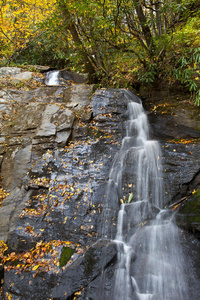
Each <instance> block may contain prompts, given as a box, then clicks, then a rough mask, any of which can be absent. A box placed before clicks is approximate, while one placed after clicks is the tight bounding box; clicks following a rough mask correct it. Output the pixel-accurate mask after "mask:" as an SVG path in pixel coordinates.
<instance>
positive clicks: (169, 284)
mask: <svg viewBox="0 0 200 300" xmlns="http://www.w3.org/2000/svg"><path fill="white" fill-rule="evenodd" d="M124 93H125V96H126V97H127V100H128V101H129V103H128V116H129V119H128V121H127V122H126V136H125V137H124V139H123V141H122V146H121V149H120V151H119V152H118V153H117V154H116V156H115V159H114V162H113V166H112V168H111V170H110V174H109V182H108V188H107V195H106V198H107V199H109V195H110V194H111V193H113V187H114V189H115V190H116V194H117V196H118V199H119V201H120V202H121V207H120V210H119V214H118V222H117V234H116V237H115V242H116V244H117V246H118V266H117V268H116V276H115V285H114V291H113V300H129V299H135V300H178V299H179V300H187V299H188V295H187V284H186V282H185V277H184V269H183V266H184V262H183V255H182V253H181V245H180V244H179V245H177V244H178V241H179V236H180V234H179V230H178V228H177V226H176V225H175V223H174V222H173V220H174V211H170V210H168V209H163V206H164V197H163V195H164V193H163V182H162V181H163V180H162V165H161V151H160V146H159V143H158V142H157V141H154V140H150V139H149V126H148V121H147V116H146V115H145V113H144V110H143V107H142V104H141V102H140V100H139V99H138V98H137V97H135V99H136V102H133V101H131V100H130V98H133V97H130V93H129V92H128V91H124ZM110 198H111V197H110ZM108 201H109V200H108ZM111 209H112V208H111V207H109V203H108V202H107V203H106V204H105V209H104V214H105V215H104V217H105V218H106V221H105V222H104V228H103V235H104V237H107V232H108V229H109V228H108V227H109V221H108V220H107V219H108V218H107V215H108V214H109V210H111ZM102 299H103V298H102Z"/></svg>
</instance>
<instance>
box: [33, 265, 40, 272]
mask: <svg viewBox="0 0 200 300" xmlns="http://www.w3.org/2000/svg"><path fill="white" fill-rule="evenodd" d="M39 266H40V265H36V266H34V267H33V268H32V270H33V271H35V270H37V269H38V268H39Z"/></svg>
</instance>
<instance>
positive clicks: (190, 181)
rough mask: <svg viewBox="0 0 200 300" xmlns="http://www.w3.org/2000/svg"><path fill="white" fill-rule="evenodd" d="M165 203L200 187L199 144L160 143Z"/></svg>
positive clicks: (176, 199)
mask: <svg viewBox="0 0 200 300" xmlns="http://www.w3.org/2000/svg"><path fill="white" fill-rule="evenodd" d="M162 154H163V175H164V189H165V190H164V192H165V203H166V204H167V205H168V204H170V203H173V202H176V201H178V200H179V199H181V198H182V197H185V196H188V195H190V194H191V193H192V191H193V190H194V189H198V188H200V179H199V165H200V145H199V144H198V143H197V144H176V143H164V144H162Z"/></svg>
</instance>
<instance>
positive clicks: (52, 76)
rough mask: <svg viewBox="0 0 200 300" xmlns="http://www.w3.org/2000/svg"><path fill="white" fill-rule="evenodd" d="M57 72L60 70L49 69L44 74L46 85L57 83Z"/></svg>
mask: <svg viewBox="0 0 200 300" xmlns="http://www.w3.org/2000/svg"><path fill="white" fill-rule="evenodd" d="M59 73H60V71H49V72H47V74H46V80H45V84H46V85H59Z"/></svg>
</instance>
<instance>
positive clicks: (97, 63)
mask: <svg viewBox="0 0 200 300" xmlns="http://www.w3.org/2000/svg"><path fill="white" fill-rule="evenodd" d="M16 65H17V66H25V67H26V68H27V67H28V66H29V65H48V66H50V67H54V68H69V69H72V70H75V71H77V72H84V73H88V74H89V82H95V83H97V82H98V84H99V85H100V86H104V87H105V86H110V87H123V88H134V89H138V87H139V86H141V85H152V86H153V85H157V86H158V85H160V84H163V83H164V84H166V85H168V86H169V87H170V86H174V85H181V86H184V87H185V88H186V89H187V90H188V91H190V92H191V96H192V98H193V101H194V103H195V104H196V105H200V0H175V1H172V0H161V1H159V0H10V1H9V0H0V66H16Z"/></svg>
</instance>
